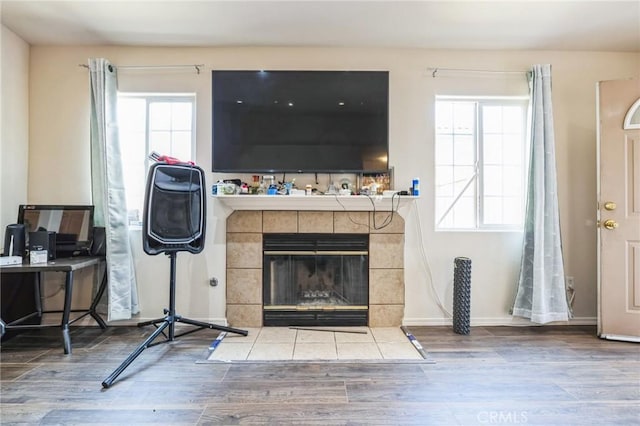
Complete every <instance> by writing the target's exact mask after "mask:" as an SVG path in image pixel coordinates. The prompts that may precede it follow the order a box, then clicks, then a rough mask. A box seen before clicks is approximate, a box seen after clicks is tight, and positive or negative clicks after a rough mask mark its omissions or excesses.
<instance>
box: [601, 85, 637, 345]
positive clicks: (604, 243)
mask: <svg viewBox="0 0 640 426" xmlns="http://www.w3.org/2000/svg"><path fill="white" fill-rule="evenodd" d="M634 114H635V115H634ZM625 118H626V120H625ZM625 121H627V123H626V125H625ZM634 122H635V124H634ZM598 130H599V132H598V147H599V148H598V160H599V164H600V165H599V170H598V187H599V188H598V189H599V190H598V223H599V227H598V259H599V274H598V311H599V312H598V335H599V336H600V337H602V338H605V339H614V340H629V341H640V79H631V80H616V81H603V82H600V83H599V84H598Z"/></svg>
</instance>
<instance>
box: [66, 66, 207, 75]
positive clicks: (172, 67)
mask: <svg viewBox="0 0 640 426" xmlns="http://www.w3.org/2000/svg"><path fill="white" fill-rule="evenodd" d="M78 66H79V67H84V68H87V69H88V68H89V65H87V64H78ZM115 67H116V68H117V69H123V70H124V69H126V70H146V69H181V68H195V70H196V73H198V74H200V68H202V67H204V64H188V65H116V66H115Z"/></svg>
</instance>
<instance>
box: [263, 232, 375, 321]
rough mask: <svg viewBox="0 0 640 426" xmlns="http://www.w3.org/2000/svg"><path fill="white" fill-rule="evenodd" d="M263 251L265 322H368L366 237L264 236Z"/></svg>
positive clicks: (327, 235) (335, 235)
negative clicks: (271, 237)
mask: <svg viewBox="0 0 640 426" xmlns="http://www.w3.org/2000/svg"><path fill="white" fill-rule="evenodd" d="M336 238H337V241H332V240H334V239H336ZM263 255H264V259H263V260H264V263H263V271H264V277H263V283H264V293H263V294H264V305H263V308H264V309H263V312H264V324H265V325H367V317H368V315H367V310H368V304H369V256H368V235H358V234H356V235H346V234H318V235H301V234H296V235H295V236H293V235H289V236H287V235H286V234H285V235H284V236H283V235H282V234H279V235H278V237H276V241H275V242H274V241H273V239H270V237H269V236H267V235H265V249H264V252H263Z"/></svg>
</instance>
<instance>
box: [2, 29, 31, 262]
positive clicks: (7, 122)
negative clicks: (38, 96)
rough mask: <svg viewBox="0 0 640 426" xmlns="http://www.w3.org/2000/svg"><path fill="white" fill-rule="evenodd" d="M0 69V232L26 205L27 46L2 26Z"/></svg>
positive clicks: (27, 151) (27, 134) (27, 162)
mask: <svg viewBox="0 0 640 426" xmlns="http://www.w3.org/2000/svg"><path fill="white" fill-rule="evenodd" d="M0 44H1V45H2V59H1V62H0V63H1V64H2V67H1V69H0V75H1V78H0V79H1V80H2V82H1V86H0V110H1V115H2V119H1V122H0V126H1V129H2V132H1V136H0V137H1V139H0V229H1V230H2V232H1V233H0V235H2V240H0V245H2V249H3V250H4V231H5V229H6V227H7V225H8V224H10V223H15V222H16V219H17V218H18V205H19V204H24V203H26V202H27V171H28V168H29V167H28V166H29V45H28V44H27V43H26V42H25V41H24V40H22V39H21V38H19V37H18V36H16V35H15V34H14V33H13V32H12V31H11V30H9V29H7V28H6V27H5V26H4V25H2V33H1V34H0Z"/></svg>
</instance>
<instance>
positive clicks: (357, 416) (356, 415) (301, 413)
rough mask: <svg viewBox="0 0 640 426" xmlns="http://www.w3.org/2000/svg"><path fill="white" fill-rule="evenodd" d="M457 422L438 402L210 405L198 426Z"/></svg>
mask: <svg viewBox="0 0 640 426" xmlns="http://www.w3.org/2000/svg"><path fill="white" fill-rule="evenodd" d="M234 424H261V425H264V424H270V425H345V424H348V425H372V424H375V425H457V424H460V423H458V422H457V420H456V418H455V416H454V415H453V413H452V412H451V410H449V409H448V408H446V407H444V408H443V406H442V404H434V403H419V404H416V403H402V404H396V405H394V406H392V407H386V406H382V405H380V404H377V403H373V404H369V403H348V404H286V406H285V407H283V406H282V405H274V404H235V405H228V404H211V405H209V406H207V408H206V409H205V411H204V413H203V415H202V419H201V420H200V422H198V425H203V426H204V425H234Z"/></svg>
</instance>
